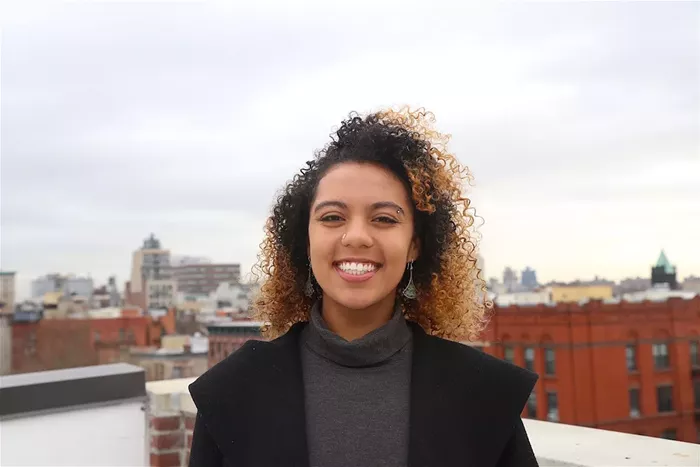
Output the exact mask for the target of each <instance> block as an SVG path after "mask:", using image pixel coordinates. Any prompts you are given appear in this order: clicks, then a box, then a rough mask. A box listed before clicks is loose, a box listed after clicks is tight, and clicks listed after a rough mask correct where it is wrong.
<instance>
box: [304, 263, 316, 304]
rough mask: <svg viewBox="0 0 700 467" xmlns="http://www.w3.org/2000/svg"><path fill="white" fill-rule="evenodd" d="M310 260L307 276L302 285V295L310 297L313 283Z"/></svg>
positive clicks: (312, 291) (312, 293)
mask: <svg viewBox="0 0 700 467" xmlns="http://www.w3.org/2000/svg"><path fill="white" fill-rule="evenodd" d="M312 274H313V273H312V272H311V262H309V276H308V277H307V278H306V284H305V285H304V295H306V296H307V297H309V298H311V297H313V296H314V283H313V282H312V281H311V275H312Z"/></svg>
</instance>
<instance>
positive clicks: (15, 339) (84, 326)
mask: <svg viewBox="0 0 700 467" xmlns="http://www.w3.org/2000/svg"><path fill="white" fill-rule="evenodd" d="M174 331H175V311H174V310H171V311H170V312H169V313H168V314H166V315H165V316H162V317H160V318H159V319H153V318H151V317H150V316H140V315H137V316H135V315H134V314H133V313H131V311H130V310H125V312H124V313H123V315H122V316H121V317H118V318H87V319H72V318H68V319H39V320H33V321H27V322H13V323H12V372H13V373H25V372H30V371H41V370H56V369H61V368H72V367H78V366H89V365H98V364H103V363H112V362H118V361H123V360H124V359H125V358H126V357H127V356H128V349H129V347H131V346H138V347H146V346H159V345H160V339H161V336H162V335H166V334H172V333H173V332H174Z"/></svg>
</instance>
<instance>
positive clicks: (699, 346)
mask: <svg viewBox="0 0 700 467" xmlns="http://www.w3.org/2000/svg"><path fill="white" fill-rule="evenodd" d="M690 365H691V366H700V342H698V341H690Z"/></svg>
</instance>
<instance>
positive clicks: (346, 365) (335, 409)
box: [301, 304, 413, 467]
mask: <svg viewBox="0 0 700 467" xmlns="http://www.w3.org/2000/svg"><path fill="white" fill-rule="evenodd" d="M412 349H413V342H412V333H411V330H410V328H409V327H408V324H407V323H406V321H405V319H404V317H403V313H401V310H400V308H399V307H397V308H396V310H395V311H394V315H393V317H392V318H391V320H390V321H389V322H388V323H386V324H385V325H384V326H382V327H380V328H379V329H376V330H374V331H372V332H371V333H369V334H367V335H366V336H364V337H362V338H360V339H356V340H353V341H350V342H348V341H346V340H345V339H343V338H342V337H340V336H338V335H337V334H335V333H333V332H332V331H331V330H330V329H328V326H326V323H325V322H324V320H323V318H322V316H321V311H320V306H319V304H316V305H315V306H314V307H313V309H312V311H311V319H310V322H309V325H308V326H306V328H305V329H304V331H303V334H302V339H301V359H302V368H303V374H304V389H305V393H306V430H307V437H308V444H309V460H310V465H311V467H335V466H348V467H357V466H365V465H372V466H392V467H394V466H395V467H399V466H405V465H406V461H407V457H408V423H409V395H410V394H409V388H410V381H411V354H412Z"/></svg>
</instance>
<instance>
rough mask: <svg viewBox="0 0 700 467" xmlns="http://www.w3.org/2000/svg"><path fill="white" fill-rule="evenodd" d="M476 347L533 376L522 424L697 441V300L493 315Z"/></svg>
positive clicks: (501, 310) (699, 318)
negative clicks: (537, 421)
mask: <svg viewBox="0 0 700 467" xmlns="http://www.w3.org/2000/svg"><path fill="white" fill-rule="evenodd" d="M479 345H483V346H484V347H483V350H484V351H486V352H487V353H490V354H492V355H495V356H497V357H499V358H503V359H505V360H508V361H511V362H513V363H514V364H516V365H520V366H523V367H525V368H528V369H531V370H532V371H535V372H537V373H538V374H539V375H540V380H539V381H538V383H537V385H536V387H535V390H534V391H533V394H532V396H531V398H530V400H529V401H528V404H527V406H526V408H525V410H524V411H523V416H524V417H529V418H536V419H541V420H550V421H555V422H561V423H566V424H572V425H583V426H589V427H595V428H601V429H606V430H613V431H621V432H626V433H636V434H642V435H647V436H654V437H665V438H673V439H678V440H680V441H687V442H694V443H695V442H700V297H695V298H693V299H691V300H684V299H681V298H672V299H669V300H667V301H665V302H649V301H644V302H640V303H628V302H624V301H623V302H619V303H611V304H604V303H603V302H602V301H597V300H596V301H590V302H588V303H586V304H584V305H579V304H577V303H557V304H556V305H554V306H545V305H538V306H533V307H519V306H511V307H504V308H500V307H497V309H496V313H495V314H494V317H493V319H492V321H491V323H490V325H489V327H488V328H487V330H486V331H485V332H484V334H483V336H482V338H481V341H480V343H479Z"/></svg>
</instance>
